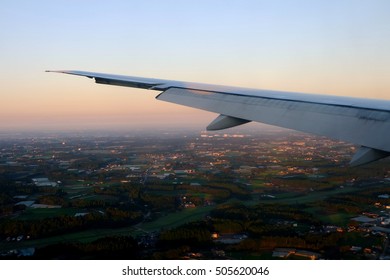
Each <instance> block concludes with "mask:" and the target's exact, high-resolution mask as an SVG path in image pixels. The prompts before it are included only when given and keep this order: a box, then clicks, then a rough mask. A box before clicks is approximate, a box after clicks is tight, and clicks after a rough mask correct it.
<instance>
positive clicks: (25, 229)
mask: <svg viewBox="0 0 390 280" xmlns="http://www.w3.org/2000/svg"><path fill="white" fill-rule="evenodd" d="M142 219H143V214H142V213H141V212H139V211H124V210H120V209H118V208H112V207H111V208H107V209H105V212H104V214H102V213H100V212H91V213H89V214H87V215H85V216H79V217H75V216H58V217H53V218H46V219H40V220H26V221H22V220H12V219H4V220H2V221H1V222H0V236H1V237H2V238H7V237H8V236H18V235H25V236H27V235H28V236H30V237H31V238H41V237H46V236H53V235H58V234H64V233H69V232H77V231H80V230H85V229H91V228H112V227H121V226H128V225H132V224H136V223H138V222H140V221H142Z"/></svg>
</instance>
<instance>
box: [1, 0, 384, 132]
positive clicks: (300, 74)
mask: <svg viewBox="0 0 390 280" xmlns="http://www.w3.org/2000/svg"><path fill="white" fill-rule="evenodd" d="M388 11H390V1H386V0H383V1H379V0H373V1H358V0H355V1H342V0H341V1H226V0H225V1H115V0H114V1H88V0H87V1H72V0H70V1H69V0H68V1H39V0H37V1H27V0H26V1H21V0H12V1H7V0H5V1H2V6H1V10H0V24H1V26H2V28H1V29H0V38H1V44H0V61H1V64H0V71H1V73H0V74H1V75H0V77H1V78H0V81H1V93H0V94H1V100H2V102H1V104H0V120H1V121H0V130H10V129H11V130H23V129H27V128H28V129H37V130H40V129H41V130H45V129H72V128H74V129H89V128H104V127H111V128H112V127H118V128H129V129H131V128H136V127H146V128H150V129H152V128H154V127H156V126H157V127H164V126H171V127H174V126H176V125H177V126H181V127H182V126H186V125H189V126H195V127H198V128H202V127H205V126H206V125H207V123H208V122H209V121H211V120H212V119H213V117H214V116H213V114H210V113H206V112H202V111H199V110H195V109H190V108H186V107H181V106H178V105H173V104H168V103H164V102H160V101H156V100H154V96H155V94H154V93H151V92H146V91H140V90H135V89H129V88H118V87H107V86H101V85H95V84H93V83H92V82H91V81H90V80H87V79H85V78H84V79H83V78H78V77H69V76H63V75H56V74H49V73H45V72H44V71H45V70H46V69H54V70H56V69H77V70H89V71H95V72H107V73H116V74H128V75H133V76H145V77H154V78H166V79H174V80H186V81H196V82H206V83H215V84H225V85H235V86H243V87H252V88H264V89H276V90H288V91H299V92H313V93H329V94H336V95H351V96H359V97H368V98H382V99H389V94H390V92H389V89H390V79H389V78H388V77H389V73H390V71H389V70H390V53H389V50H390V17H389V16H388Z"/></svg>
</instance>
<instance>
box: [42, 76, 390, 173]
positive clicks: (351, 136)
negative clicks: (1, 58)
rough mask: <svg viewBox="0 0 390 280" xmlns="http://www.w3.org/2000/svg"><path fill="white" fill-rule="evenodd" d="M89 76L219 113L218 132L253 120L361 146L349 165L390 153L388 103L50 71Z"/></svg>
mask: <svg viewBox="0 0 390 280" xmlns="http://www.w3.org/2000/svg"><path fill="white" fill-rule="evenodd" d="M48 72H58V73H64V74H71V75H78V76H85V77H88V78H93V79H95V82H96V83H100V84H107V85H117V86H126V87H134V88H140V89H149V90H157V91H161V93H160V94H159V95H158V96H157V97H156V98H157V99H159V100H163V101H167V102H172V103H176V104H181V105H185V106H189V107H194V108H198V109H202V110H206V111H211V112H215V113H218V114H220V115H219V116H218V117H217V118H216V119H215V120H214V121H213V122H212V123H211V124H210V125H209V126H208V127H207V129H208V130H219V129H225V128H229V127H234V126H237V125H241V124H244V123H247V122H250V121H257V122H262V123H266V124H270V125H276V126H280V127H284V128H289V129H294V130H299V131H303V132H308V133H314V134H318V135H323V136H327V137H330V138H334V139H338V140H343V141H347V142H352V143H355V144H358V145H360V146H361V148H360V149H359V150H358V151H357V153H356V154H355V156H354V157H353V158H352V160H351V163H350V164H351V165H353V166H356V165H361V164H365V163H368V162H371V161H375V160H378V159H381V158H384V157H387V156H389V155H390V143H389V141H388V139H389V138H390V101H388V100H374V99H360V98H351V97H339V96H328V95H316V94H304V93H294V92H282V91H271V90H255V89H247V88H237V87H227V86H217V85H209V84H200V83H188V82H181V81H171V80H162V79H149V78H141V77H130V76H121V75H111V74H102V73H92V72H84V71H48Z"/></svg>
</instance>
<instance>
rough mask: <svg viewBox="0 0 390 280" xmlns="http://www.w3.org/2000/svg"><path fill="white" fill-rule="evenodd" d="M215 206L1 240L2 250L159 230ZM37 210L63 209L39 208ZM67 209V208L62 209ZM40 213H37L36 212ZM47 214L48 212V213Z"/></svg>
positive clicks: (199, 216)
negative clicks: (108, 225)
mask: <svg viewBox="0 0 390 280" xmlns="http://www.w3.org/2000/svg"><path fill="white" fill-rule="evenodd" d="M214 207H215V206H207V207H198V208H193V209H185V210H183V211H180V212H177V213H171V214H167V215H165V216H163V217H161V218H159V219H156V220H155V221H152V222H147V223H140V224H138V225H136V226H130V227H123V228H114V229H91V230H84V231H80V232H77V233H68V234H64V235H58V236H53V237H48V238H43V239H36V240H26V241H21V242H12V243H7V242H0V248H1V249H2V250H10V249H18V248H29V247H44V246H47V245H51V244H56V243H60V242H69V243H72V242H92V241H94V240H97V239H99V238H103V237H106V236H113V235H132V236H139V235H142V234H145V233H149V232H153V231H158V230H160V229H162V228H163V227H164V228H172V227H177V226H180V225H182V224H186V223H189V222H192V221H196V220H200V219H202V218H203V217H204V216H205V215H207V214H208V213H209V212H210V211H211V210H212V209H214ZM37 210H61V209H37ZM62 210H66V209H62ZM35 214H36V215H38V214H37V213H35ZM46 214H47V213H46Z"/></svg>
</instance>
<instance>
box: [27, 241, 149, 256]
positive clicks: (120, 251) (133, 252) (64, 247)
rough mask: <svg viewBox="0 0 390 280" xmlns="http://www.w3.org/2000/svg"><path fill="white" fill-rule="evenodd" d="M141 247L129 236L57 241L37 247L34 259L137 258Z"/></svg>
mask: <svg viewBox="0 0 390 280" xmlns="http://www.w3.org/2000/svg"><path fill="white" fill-rule="evenodd" d="M141 249H142V248H141V247H140V246H139V245H138V243H137V241H136V240H135V239H134V238H133V237H131V236H111V237H105V238H101V239H98V240H96V241H93V242H91V243H59V244H55V245H50V246H46V247H43V248H38V249H37V250H36V252H35V254H34V256H33V257H34V258H35V259H118V260H119V259H139V258H140V257H141V255H140V252H141Z"/></svg>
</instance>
